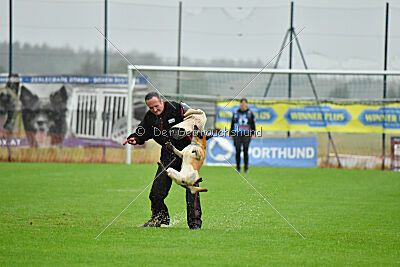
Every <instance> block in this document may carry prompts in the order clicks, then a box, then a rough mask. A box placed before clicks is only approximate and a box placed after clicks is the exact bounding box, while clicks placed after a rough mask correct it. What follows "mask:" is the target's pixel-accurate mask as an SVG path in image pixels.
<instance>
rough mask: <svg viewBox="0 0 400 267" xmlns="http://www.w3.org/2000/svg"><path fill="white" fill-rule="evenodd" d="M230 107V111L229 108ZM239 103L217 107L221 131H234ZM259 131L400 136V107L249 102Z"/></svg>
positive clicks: (396, 104)
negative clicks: (233, 122)
mask: <svg viewBox="0 0 400 267" xmlns="http://www.w3.org/2000/svg"><path fill="white" fill-rule="evenodd" d="M225 106H226V107H225ZM238 108H239V103H238V101H233V102H232V103H229V102H227V101H220V102H218V103H217V123H216V127H217V128H218V129H224V128H226V129H228V130H229V129H230V123H231V119H232V114H233V112H234V111H236V110H237V109H238ZM248 108H249V109H250V110H252V111H253V113H254V116H255V118H256V126H257V130H261V131H272V132H274V131H283V132H285V131H299V132H328V131H329V132H342V133H400V103H387V104H384V105H383V106H382V105H368V104H364V103H335V104H333V103H320V104H317V103H316V102H315V101H314V102H313V101H262V102H260V101H258V102H252V101H249V105H248Z"/></svg>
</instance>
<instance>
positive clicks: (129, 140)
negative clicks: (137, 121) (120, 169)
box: [124, 137, 136, 145]
mask: <svg viewBox="0 0 400 267" xmlns="http://www.w3.org/2000/svg"><path fill="white" fill-rule="evenodd" d="M126 144H130V145H136V138H135V137H132V138H129V139H128V140H126V141H125V143H124V145H126Z"/></svg>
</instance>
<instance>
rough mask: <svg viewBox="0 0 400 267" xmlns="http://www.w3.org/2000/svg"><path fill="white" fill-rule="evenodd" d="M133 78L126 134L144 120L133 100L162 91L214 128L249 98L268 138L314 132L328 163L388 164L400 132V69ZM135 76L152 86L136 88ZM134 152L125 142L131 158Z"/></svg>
mask: <svg viewBox="0 0 400 267" xmlns="http://www.w3.org/2000/svg"><path fill="white" fill-rule="evenodd" d="M128 78H129V84H128V105H127V108H128V110H127V126H126V129H128V132H132V131H133V130H134V128H135V126H136V124H137V123H138V122H139V121H140V120H141V119H142V117H140V116H142V115H143V113H141V114H137V111H138V109H136V108H134V107H135V106H136V104H138V103H142V104H143V102H144V95H145V94H146V93H147V92H149V91H158V92H159V93H160V95H161V96H162V97H163V98H164V99H165V100H171V101H172V100H174V101H178V102H179V101H184V102H185V103H187V104H189V105H190V106H193V107H195V108H201V109H203V110H204V111H205V112H206V114H207V124H206V128H207V129H214V130H215V129H217V130H220V129H223V128H224V127H225V128H228V127H229V125H230V123H229V122H230V116H232V111H233V110H234V109H237V108H238V104H239V103H238V102H239V101H238V100H240V99H241V98H242V97H246V98H247V99H248V100H249V107H251V108H252V109H254V110H255V111H256V112H254V113H255V115H256V121H257V125H258V127H260V128H261V130H262V132H263V133H264V134H265V135H266V136H272V137H275V136H276V137H289V136H290V137H298V136H316V137H317V138H318V166H323V167H341V166H343V167H361V168H363V167H368V168H370V167H372V168H375V166H378V165H379V166H380V164H381V163H382V162H383V164H386V165H387V164H390V162H386V161H387V160H390V156H389V155H390V136H391V135H392V134H398V133H400V131H399V130H400V72H399V71H379V70H377V71H360V70H307V69H267V68H265V69H261V68H221V67H177V66H132V65H131V66H129V67H128ZM138 78H140V79H145V80H146V87H147V89H141V90H136V87H135V82H136V81H137V79H138ZM139 115H140V116H139ZM386 139H387V140H386ZM386 154H387V155H386ZM131 155H132V154H131V146H127V154H126V162H127V163H128V164H129V163H130V162H131ZM387 166H389V165H387Z"/></svg>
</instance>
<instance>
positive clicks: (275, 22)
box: [0, 0, 400, 70]
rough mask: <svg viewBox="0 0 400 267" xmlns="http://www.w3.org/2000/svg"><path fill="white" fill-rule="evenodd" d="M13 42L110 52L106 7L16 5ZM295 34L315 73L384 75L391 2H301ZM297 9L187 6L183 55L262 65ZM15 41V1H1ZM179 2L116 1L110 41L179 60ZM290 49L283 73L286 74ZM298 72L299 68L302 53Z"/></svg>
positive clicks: (279, 4) (4, 30) (61, 1)
mask: <svg viewBox="0 0 400 267" xmlns="http://www.w3.org/2000/svg"><path fill="white" fill-rule="evenodd" d="M13 2H14V26H15V28H14V40H15V41H20V42H29V43H33V44H43V43H47V44H49V45H51V46H56V47H65V46H68V47H71V48H74V49H79V48H85V49H99V50H102V49H103V39H102V38H103V37H102V36H101V35H100V34H99V33H98V32H97V31H96V30H95V28H94V27H98V28H100V29H101V30H103V28H104V17H103V16H104V1H103V0H81V1H76V0H14V1H13ZM294 2H295V14H294V22H295V24H294V26H295V30H296V31H297V32H299V31H300V30H301V29H303V30H302V31H301V33H300V34H299V40H300V44H301V46H302V48H303V50H304V53H305V55H306V58H307V60H308V63H309V66H310V68H323V69H350V68H356V69H381V68H382V66H383V47H384V11H385V2H386V1H381V0H336V1H317V0H314V1H311V0H296V1H294ZM389 3H390V4H391V9H390V27H389V30H390V42H389V55H390V57H389V68H390V69H397V70H400V2H399V1H389ZM289 7H290V1H216V0H214V1H209V0H207V1H205V0H203V1H193V0H183V18H182V19H183V28H182V29H183V33H182V54H183V56H186V57H190V58H193V59H205V60H209V59H213V58H226V59H245V60H248V59H252V60H256V59H260V60H262V61H263V62H267V61H268V60H269V59H271V58H272V57H273V56H274V55H275V54H276V53H277V52H278V51H279V48H280V45H281V43H282V40H283V38H284V36H285V32H286V30H287V29H288V27H289ZM0 12H1V15H0V41H8V0H0ZM177 25H178V1H173V0H146V1H144V0H143V1H142V0H132V1H130V0H109V37H110V39H111V41H113V42H114V43H115V44H116V45H117V46H118V47H119V48H120V49H121V50H123V51H129V50H133V49H135V50H138V51H140V52H153V53H155V54H157V55H159V56H162V57H163V58H166V59H175V58H176V56H177V39H178V37H177V28H178V27H177ZM287 57H288V56H287V49H285V52H284V53H283V55H282V61H281V67H284V66H287ZM295 57H296V58H295V67H300V66H301V65H300V63H301V62H300V61H299V58H298V53H297V51H295Z"/></svg>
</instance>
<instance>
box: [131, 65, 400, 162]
mask: <svg viewBox="0 0 400 267" xmlns="http://www.w3.org/2000/svg"><path fill="white" fill-rule="evenodd" d="M151 71H153V72H162V73H170V72H175V73H225V74H232V75H238V74H239V75H240V74H248V75H250V76H249V77H251V79H253V80H254V81H255V80H257V78H258V76H259V75H260V76H261V75H262V74H270V75H269V76H271V74H273V75H282V74H292V75H296V74H297V75H303V76H304V75H325V76H329V75H332V76H364V77H370V76H375V77H379V78H382V77H386V76H397V78H400V71H383V70H370V71H369V70H313V69H269V68H264V69H261V68H226V67H182V66H180V67H179V66H147V65H137V66H133V65H129V66H128V91H127V98H128V99H127V131H128V135H129V134H130V133H131V132H132V119H133V118H134V113H133V112H134V109H133V92H134V90H135V82H136V78H137V77H140V76H142V74H144V73H149V72H151ZM146 78H148V86H149V88H151V89H152V90H155V91H157V90H158V89H160V90H164V89H165V88H153V83H152V77H151V75H149V77H146ZM175 79H176V80H177V79H178V76H176V77H175ZM251 79H247V80H248V82H249V83H251V82H253V80H251ZM201 93H202V92H200V93H199V94H201ZM203 93H204V92H203ZM213 97H214V98H216V97H224V96H223V95H219V96H217V94H216V95H215V96H213ZM225 97H227V98H228V96H227V95H225ZM260 98H262V97H260ZM126 163H127V164H131V146H130V145H127V146H126Z"/></svg>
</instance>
